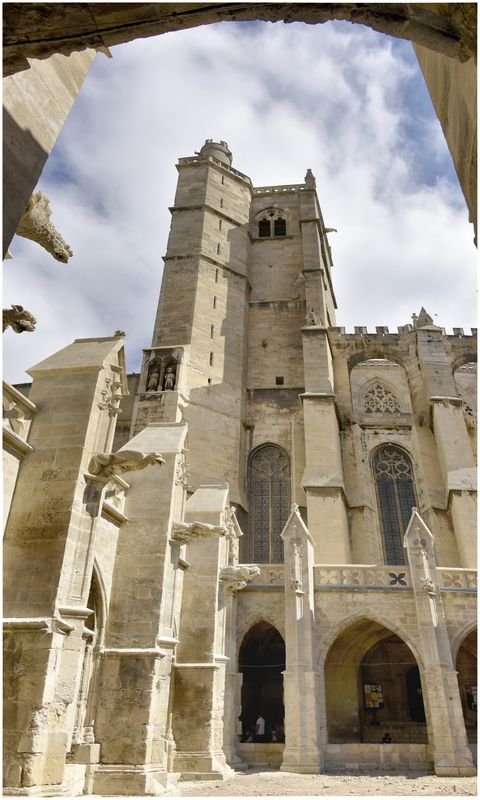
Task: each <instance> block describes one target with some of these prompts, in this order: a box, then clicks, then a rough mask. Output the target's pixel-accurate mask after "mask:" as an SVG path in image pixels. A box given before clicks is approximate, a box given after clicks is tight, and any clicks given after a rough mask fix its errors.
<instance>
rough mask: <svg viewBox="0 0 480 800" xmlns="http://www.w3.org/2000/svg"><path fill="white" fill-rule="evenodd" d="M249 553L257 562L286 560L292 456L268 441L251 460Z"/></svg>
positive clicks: (273, 562) (275, 562)
mask: <svg viewBox="0 0 480 800" xmlns="http://www.w3.org/2000/svg"><path fill="white" fill-rule="evenodd" d="M249 494H250V525H249V540H250V548H249V549H250V557H251V558H252V560H253V561H254V562H259V563H270V564H278V563H281V562H283V542H282V540H281V538H280V533H281V532H282V530H283V527H284V525H285V523H286V521H287V519H288V515H289V510H290V458H289V456H288V454H287V453H286V452H285V450H283V448H281V447H279V446H278V445H273V444H267V445H264V446H262V447H260V448H259V449H258V450H256V451H255V452H254V454H253V456H252V458H251V460H250V469H249Z"/></svg>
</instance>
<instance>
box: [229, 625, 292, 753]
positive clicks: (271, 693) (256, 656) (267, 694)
mask: <svg viewBox="0 0 480 800" xmlns="http://www.w3.org/2000/svg"><path fill="white" fill-rule="evenodd" d="M238 660H239V665H238V669H239V672H242V673H243V685H242V714H241V720H242V731H243V736H242V738H243V741H248V739H249V736H250V735H252V734H254V732H255V722H256V720H257V717H258V716H259V714H261V716H262V717H263V718H264V720H265V740H264V741H266V742H272V741H278V742H283V741H284V740H285V732H284V716H285V708H284V705H283V675H282V672H283V671H284V670H285V642H284V641H283V639H282V637H281V635H280V634H279V632H278V631H277V629H276V628H274V627H273V626H272V625H270V624H269V623H268V622H259V623H258V624H257V625H255V626H254V627H253V628H251V629H250V630H249V632H248V633H247V634H246V635H245V637H244V639H243V642H242V645H241V647H240V653H239V659H238Z"/></svg>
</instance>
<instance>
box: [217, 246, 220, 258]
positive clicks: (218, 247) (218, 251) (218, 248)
mask: <svg viewBox="0 0 480 800" xmlns="http://www.w3.org/2000/svg"><path fill="white" fill-rule="evenodd" d="M219 253H220V245H219V244H217V256H218V254H219Z"/></svg>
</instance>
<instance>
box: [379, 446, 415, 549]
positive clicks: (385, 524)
mask: <svg viewBox="0 0 480 800" xmlns="http://www.w3.org/2000/svg"><path fill="white" fill-rule="evenodd" d="M372 466H373V475H374V479H375V486H376V492H377V503H378V511H379V517H380V526H381V530H382V537H383V547H384V554H385V563H386V564H404V563H405V554H404V550H403V536H404V533H405V531H406V529H407V525H408V522H409V520H410V517H411V514H412V508H413V506H415V505H416V498H415V486H414V476H413V468H412V462H411V460H410V458H409V456H408V454H407V453H406V452H405V451H404V450H402V448H401V447H398V446H397V445H393V444H387V445H383V446H382V447H380V448H379V449H378V450H377V451H376V453H375V455H374V457H373V462H372Z"/></svg>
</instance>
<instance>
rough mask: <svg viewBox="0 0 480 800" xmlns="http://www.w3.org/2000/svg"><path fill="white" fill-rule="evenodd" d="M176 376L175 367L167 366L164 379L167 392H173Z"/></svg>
mask: <svg viewBox="0 0 480 800" xmlns="http://www.w3.org/2000/svg"><path fill="white" fill-rule="evenodd" d="M175 378H176V369H175V367H167V369H166V370H165V378H164V379H163V389H164V391H165V392H171V391H173V389H175Z"/></svg>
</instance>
